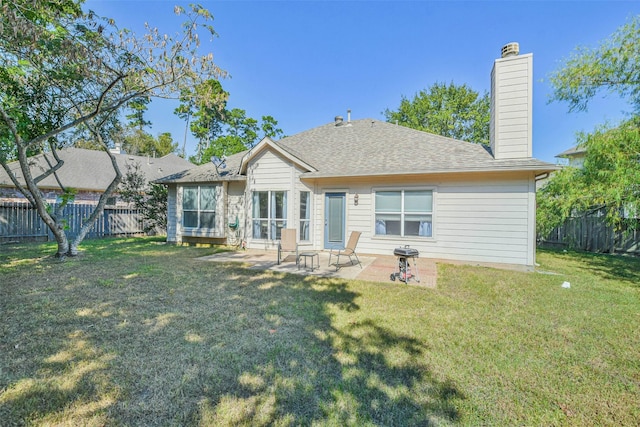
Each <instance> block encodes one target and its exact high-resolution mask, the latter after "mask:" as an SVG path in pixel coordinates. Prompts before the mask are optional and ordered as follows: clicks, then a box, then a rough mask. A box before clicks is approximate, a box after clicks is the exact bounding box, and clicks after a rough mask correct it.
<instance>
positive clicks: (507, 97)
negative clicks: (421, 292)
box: [158, 44, 556, 267]
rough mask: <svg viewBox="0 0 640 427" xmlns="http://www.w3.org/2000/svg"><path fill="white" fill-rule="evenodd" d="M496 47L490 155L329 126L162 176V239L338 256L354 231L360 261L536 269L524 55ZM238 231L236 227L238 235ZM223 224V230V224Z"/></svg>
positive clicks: (437, 140) (420, 137) (445, 141)
mask: <svg viewBox="0 0 640 427" xmlns="http://www.w3.org/2000/svg"><path fill="white" fill-rule="evenodd" d="M514 47H517V45H515V44H510V45H507V46H506V48H507V49H506V53H505V54H504V57H502V58H500V59H497V60H496V61H495V64H494V67H493V71H492V74H491V96H492V110H491V146H490V147H485V146H482V145H480V144H474V143H469V142H464V141H458V140H453V139H449V138H445V137H442V136H438V135H433V134H429V133H426V132H421V131H417V130H413V129H409V128H406V127H403V126H398V125H395V124H391V123H386V122H381V121H378V120H372V119H363V120H353V121H352V120H351V117H350V115H351V114H350V112H349V114H348V115H347V119H346V120H343V118H341V117H336V118H335V120H334V121H333V122H330V123H328V124H325V125H323V126H319V127H317V128H314V129H310V130H308V131H305V132H301V133H299V134H296V135H293V136H290V137H286V138H283V139H282V140H280V141H272V140H270V139H269V138H265V139H263V140H262V141H261V142H260V143H259V144H257V145H256V146H255V147H254V148H252V149H251V150H249V151H245V152H242V153H239V154H236V155H233V156H230V157H229V158H228V159H226V161H225V164H214V163H209V164H206V165H203V166H199V167H196V168H194V169H190V170H188V171H185V172H181V173H178V174H174V175H172V176H167V177H165V178H162V179H161V180H159V181H158V182H161V183H164V184H166V185H167V186H168V188H169V207H168V216H169V224H168V230H167V231H168V241H169V242H175V243H182V242H219V243H224V242H225V241H226V240H227V238H228V237H229V236H230V233H236V232H239V233H240V236H241V238H242V239H244V241H245V243H246V246H247V247H248V248H264V249H273V248H276V246H277V242H278V239H279V238H280V232H281V230H282V229H283V228H294V229H296V230H297V235H298V240H299V241H300V242H301V243H304V244H307V245H309V246H308V248H313V249H315V250H326V249H331V248H336V247H341V246H343V245H344V244H345V240H346V239H348V236H349V234H350V232H352V231H360V232H362V235H361V237H360V241H359V243H358V251H359V252H360V253H369V254H384V255H392V254H393V250H394V248H396V247H399V246H405V245H410V246H411V247H412V248H415V249H418V250H419V251H420V256H421V257H433V258H441V259H450V260H464V261H473V262H489V263H504V264H516V265H521V266H528V267H532V266H533V265H534V263H535V245H536V233H535V228H536V227H535V210H536V200H535V189H536V177H538V176H541V175H544V174H546V173H547V172H549V171H552V170H554V169H556V166H555V165H552V164H549V163H545V162H542V161H539V160H536V159H534V158H532V146H531V136H532V135H531V133H532V127H531V124H532V123H531V119H532V114H531V113H532V111H531V107H532V93H531V91H532V71H533V70H532V55H531V54H527V55H519V54H518V53H517V50H516V51H513V50H514V49H513V48H514ZM236 224H237V227H236ZM230 225H231V226H230Z"/></svg>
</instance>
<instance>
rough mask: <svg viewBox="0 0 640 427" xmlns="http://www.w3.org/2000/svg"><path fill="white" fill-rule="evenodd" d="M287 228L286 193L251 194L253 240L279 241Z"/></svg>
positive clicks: (255, 192) (266, 192)
mask: <svg viewBox="0 0 640 427" xmlns="http://www.w3.org/2000/svg"><path fill="white" fill-rule="evenodd" d="M286 226H287V192H286V191H254V192H253V237H254V238H255V239H270V240H277V239H280V233H281V230H282V229H283V228H285V227H286Z"/></svg>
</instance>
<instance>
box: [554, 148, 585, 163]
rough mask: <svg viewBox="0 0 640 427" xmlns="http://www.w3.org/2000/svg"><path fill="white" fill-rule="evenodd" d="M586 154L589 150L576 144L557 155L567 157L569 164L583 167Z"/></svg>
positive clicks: (560, 157)
mask: <svg viewBox="0 0 640 427" xmlns="http://www.w3.org/2000/svg"><path fill="white" fill-rule="evenodd" d="M586 155H587V150H586V149H585V148H584V147H582V146H578V145H576V146H574V147H571V148H569V149H568V150H565V151H563V152H562V153H560V154H558V155H556V157H557V158H559V159H566V162H567V166H573V167H574V168H581V167H582V166H583V165H584V158H585V156H586Z"/></svg>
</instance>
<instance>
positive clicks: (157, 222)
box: [119, 163, 169, 233]
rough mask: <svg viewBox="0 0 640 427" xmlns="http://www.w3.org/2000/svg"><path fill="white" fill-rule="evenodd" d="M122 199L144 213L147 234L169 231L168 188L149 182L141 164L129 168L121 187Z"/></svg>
mask: <svg viewBox="0 0 640 427" xmlns="http://www.w3.org/2000/svg"><path fill="white" fill-rule="evenodd" d="M119 192H120V197H121V198H122V200H124V201H125V202H128V203H132V204H133V206H134V207H135V208H136V209H139V210H140V211H141V212H142V217H143V218H144V231H145V232H146V233H149V232H154V233H165V232H166V230H167V199H168V195H169V191H168V189H167V187H166V186H164V185H160V184H154V183H149V182H147V178H146V177H145V175H144V173H143V172H142V171H141V170H140V165H139V164H137V163H136V164H134V165H133V166H131V165H128V166H127V172H126V173H125V175H124V177H123V179H122V182H121V183H120V187H119Z"/></svg>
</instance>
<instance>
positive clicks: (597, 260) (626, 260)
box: [556, 251, 640, 287]
mask: <svg viewBox="0 0 640 427" xmlns="http://www.w3.org/2000/svg"><path fill="white" fill-rule="evenodd" d="M556 253H557V254H558V255H559V256H562V257H566V256H567V255H568V256H570V257H571V260H573V261H575V262H577V263H579V267H578V268H579V269H580V270H583V271H585V272H587V273H589V274H591V275H594V276H597V277H602V278H604V279H610V280H619V281H622V282H626V283H629V284H631V285H633V286H636V287H638V286H640V257H635V256H627V255H610V254H594V253H590V252H581V251H572V252H567V253H561V252H556Z"/></svg>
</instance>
